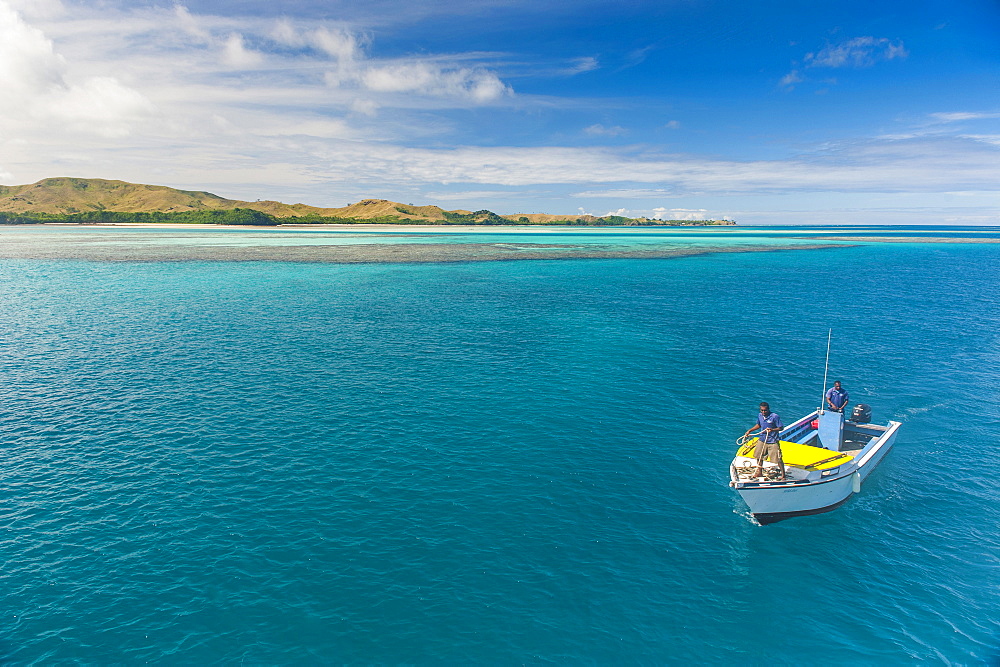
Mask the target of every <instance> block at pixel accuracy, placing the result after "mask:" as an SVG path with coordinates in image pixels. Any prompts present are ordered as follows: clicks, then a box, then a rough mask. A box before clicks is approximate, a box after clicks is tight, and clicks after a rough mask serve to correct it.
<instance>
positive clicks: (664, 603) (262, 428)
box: [0, 230, 1000, 665]
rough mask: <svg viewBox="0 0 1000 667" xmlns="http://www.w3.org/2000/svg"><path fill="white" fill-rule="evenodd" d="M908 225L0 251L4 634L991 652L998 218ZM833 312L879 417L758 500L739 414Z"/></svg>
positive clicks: (121, 641)
mask: <svg viewBox="0 0 1000 667" xmlns="http://www.w3.org/2000/svg"><path fill="white" fill-rule="evenodd" d="M46 233H48V232H46ZM63 233H73V232H72V231H65V232H63ZM138 233H145V232H137V234H138ZM850 233H851V234H854V235H857V234H859V232H857V231H856V230H850ZM936 235H937V236H943V235H945V232H942V231H941V230H938V233H937V234H936ZM965 235H966V236H972V235H974V233H973V232H969V233H967V234H965ZM993 235H994V237H995V236H996V234H995V230H994V234H993ZM909 238H910V242H905V243H898V242H893V243H862V244H860V245H858V246H856V247H850V248H831V249H821V250H795V249H792V250H782V251H781V252H770V253H759V252H748V253H729V254H714V255H703V256H696V257H682V258H674V259H643V260H630V259H608V260H594V259H589V260H543V261H512V262H480V263H457V264H354V265H338V264H297V263H282V262H259V263H257V262H240V263H225V262H217V263H209V262H169V263H156V262H146V263H142V262H138V263H111V262H92V261H64V260H3V261H2V262H0V391H2V399H3V402H2V405H0V526H2V533H0V554H2V561H0V562H2V563H3V565H2V568H3V569H2V583H3V591H4V592H3V595H2V596H0V662H2V663H3V664H13V665H20V664H32V663H36V662H37V663H68V662H73V663H84V664H110V663H115V664H136V663H142V662H156V663H161V664H163V663H166V664H235V663H247V664H317V663H319V664H322V663H366V664H370V663H379V664H395V663H410V664H414V663H415V664H442V663H443V664H459V663H489V664H512V663H532V664H538V663H543V664H544V663H550V664H551V663H555V664H579V663H585V664H594V663H597V664H606V663H638V664H663V663H672V664H674V663H675V664H681V663H697V664H732V663H738V664H765V663H766V664H773V663H783V664H799V663H803V662H810V663H817V664H856V663H866V664H896V663H901V662H909V661H912V660H921V661H929V662H936V663H942V664H960V665H964V664H969V665H978V664H996V663H997V661H998V659H1000V622H998V619H1000V595H998V591H1000V483H998V481H997V480H998V479H1000V477H998V468H997V463H996V461H997V451H998V449H997V443H998V438H1000V416H998V415H1000V389H998V387H1000V345H998V344H1000V290H998V279H1000V245H997V244H976V243H924V242H921V237H920V236H919V234H918V233H917V232H915V233H914V234H913V235H911V237H909ZM0 241H2V239H0ZM446 242H456V239H455V238H452V237H449V240H448V241H446ZM829 328H832V329H833V350H832V354H831V381H832V379H833V378H839V379H841V380H843V382H844V384H845V386H846V387H847V388H848V389H849V390H850V392H851V395H852V402H865V403H869V404H871V405H872V406H873V408H874V413H875V418H876V420H878V421H885V420H887V419H897V420H900V421H902V422H904V425H903V428H902V430H901V432H900V435H899V438H898V440H897V443H896V447H895V449H894V450H893V451H892V452H891V453H890V455H889V456H888V457H887V459H886V460H885V461H884V462H883V463H882V464H881V466H880V467H879V468H878V470H876V471H875V473H873V474H872V476H871V477H870V478H869V480H868V481H867V482H866V483H865V486H864V488H863V490H862V492H861V493H860V494H859V495H857V496H855V497H854V499H853V500H851V501H850V502H849V503H848V504H847V505H845V506H844V507H842V508H841V509H838V510H837V511H835V512H832V513H829V514H824V515H819V516H814V517H804V518H799V519H793V520H790V521H785V522H781V523H778V524H774V525H771V526H766V527H760V526H757V525H755V524H754V523H753V522H752V521H751V520H750V519H748V518H747V516H746V514H745V511H746V510H745V507H744V506H743V505H742V503H741V501H740V500H739V498H738V496H737V495H736V494H735V493H733V492H732V490H731V489H729V488H728V487H727V482H728V465H729V461H730V459H731V457H732V454H733V451H734V448H735V445H734V440H735V438H736V437H737V436H738V435H740V434H741V433H742V432H743V431H744V430H745V429H746V428H747V427H748V426H749V425H750V424H752V423H753V421H754V419H755V414H756V405H757V403H758V402H759V401H760V400H767V401H769V402H770V403H771V405H772V407H774V408H775V410H776V411H777V412H779V413H780V414H781V415H782V416H783V417H785V419H786V423H787V422H788V421H790V420H791V419H793V418H795V417H797V416H799V415H801V414H804V413H805V412H807V411H809V410H812V409H814V408H815V407H816V405H817V403H818V398H819V394H820V391H821V384H822V377H823V376H822V373H823V357H824V354H825V347H826V335H827V331H828V329H829Z"/></svg>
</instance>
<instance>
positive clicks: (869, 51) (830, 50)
mask: <svg viewBox="0 0 1000 667" xmlns="http://www.w3.org/2000/svg"><path fill="white" fill-rule="evenodd" d="M907 56H909V52H908V51H907V50H906V48H905V47H904V46H903V42H902V41H901V40H895V41H893V40H891V39H889V38H888V37H871V36H865V37H854V38H852V39H848V40H845V41H843V42H840V43H837V44H828V45H827V46H825V47H824V48H822V49H820V50H819V51H817V52H813V53H807V54H805V57H804V58H803V59H802V62H801V63H798V64H796V66H795V67H793V69H792V70H791V71H790V72H788V74H786V75H785V76H783V77H782V78H781V80H780V81H779V82H778V85H779V86H781V87H782V88H785V89H786V90H792V89H794V88H795V86H796V85H797V84H800V83H803V82H805V81H806V80H807V78H806V75H805V74H804V73H803V72H802V69H814V68H825V69H840V68H852V69H860V68H867V67H872V66H874V65H875V64H876V63H879V62H884V61H888V60H896V59H904V58H906V57H907ZM828 83H829V82H828Z"/></svg>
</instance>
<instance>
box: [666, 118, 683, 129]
mask: <svg viewBox="0 0 1000 667" xmlns="http://www.w3.org/2000/svg"><path fill="white" fill-rule="evenodd" d="M663 127H665V128H667V129H668V130H679V129H681V122H680V121H679V120H668V121H667V122H666V123H665V124H664V125H663Z"/></svg>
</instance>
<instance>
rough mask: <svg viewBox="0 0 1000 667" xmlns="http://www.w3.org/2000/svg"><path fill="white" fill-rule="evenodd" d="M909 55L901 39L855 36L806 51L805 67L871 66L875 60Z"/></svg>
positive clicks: (879, 60)
mask: <svg viewBox="0 0 1000 667" xmlns="http://www.w3.org/2000/svg"><path fill="white" fill-rule="evenodd" d="M908 55H909V53H908V52H907V51H906V49H905V48H904V47H903V42H902V41H899V40H897V41H892V40H890V39H889V38H888V37H855V38H854V39H849V40H847V41H845V42H841V43H840V44H832V45H829V46H827V47H825V48H823V49H822V50H820V51H819V52H817V53H807V54H806V57H805V63H806V67H833V68H836V67H871V66H872V65H874V64H875V63H877V62H881V61H885V60H894V59H896V58H905V57H907V56H908Z"/></svg>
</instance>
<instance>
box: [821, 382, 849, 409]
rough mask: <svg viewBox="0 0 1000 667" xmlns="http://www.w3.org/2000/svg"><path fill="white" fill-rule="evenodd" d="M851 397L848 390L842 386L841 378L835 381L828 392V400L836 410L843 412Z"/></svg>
mask: <svg viewBox="0 0 1000 667" xmlns="http://www.w3.org/2000/svg"><path fill="white" fill-rule="evenodd" d="M850 398H851V395H850V394H848V393H847V390H846V389H843V388H842V387H841V386H840V380H837V381H836V382H834V383H833V387H832V388H831V389H830V390H829V391H827V392H826V402H827V403H828V404H829V405H830V409H831V410H833V411H834V412H843V411H844V408H846V407H847V401H848V399H850Z"/></svg>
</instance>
